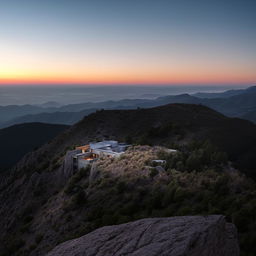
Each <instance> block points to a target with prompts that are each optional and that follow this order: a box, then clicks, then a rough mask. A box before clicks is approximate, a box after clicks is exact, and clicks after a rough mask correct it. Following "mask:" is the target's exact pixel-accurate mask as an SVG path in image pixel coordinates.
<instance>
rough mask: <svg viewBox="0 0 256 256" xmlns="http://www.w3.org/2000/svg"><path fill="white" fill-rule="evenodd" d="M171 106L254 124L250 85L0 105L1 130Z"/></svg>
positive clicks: (255, 99)
mask: <svg viewBox="0 0 256 256" xmlns="http://www.w3.org/2000/svg"><path fill="white" fill-rule="evenodd" d="M170 103H188V104H201V105H205V106H208V107H210V108H212V109H214V110H216V111H219V112H220V113H222V114H224V115H227V116H230V117H239V118H243V119H247V120H250V121H252V122H256V86H252V87H249V88H247V89H241V90H229V91H226V92H222V93H196V94H194V95H189V94H181V95H174V96H173V95H168V96H163V97H158V98H156V99H132V100H131V99H123V100H119V101H104V102H97V103H92V102H87V103H80V104H69V105H64V106H58V104H57V103H55V102H49V103H46V104H43V105H37V106H34V105H23V106H17V105H10V106H4V107H3V106H0V127H2V128H3V127H8V126H10V125H14V124H18V123H28V122H45V123H54V124H68V125H70V124H74V123H76V122H78V121H79V120H81V119H82V118H83V117H84V116H86V115H88V114H90V113H92V112H95V111H96V110H100V109H135V108H150V107H156V106H161V105H165V104H170Z"/></svg>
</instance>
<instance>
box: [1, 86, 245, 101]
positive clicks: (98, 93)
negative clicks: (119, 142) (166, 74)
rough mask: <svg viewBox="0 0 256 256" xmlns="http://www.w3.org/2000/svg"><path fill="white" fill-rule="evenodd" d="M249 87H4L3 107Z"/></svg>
mask: <svg viewBox="0 0 256 256" xmlns="http://www.w3.org/2000/svg"><path fill="white" fill-rule="evenodd" d="M245 87H247V86H242V85H241V86H232V87H231V86H214V85H213V86H205V87H204V86H96V87H90V86H89V87H88V86H87V87H74V86H65V87H63V86H26V87H24V86H2V87H1V86H0V106H6V105H23V104H43V103H46V102H53V103H55V102H56V103H58V104H60V105H64V104H75V103H82V102H99V101H106V100H120V99H138V98H141V99H142V98H144V99H153V98H157V97H159V96H166V95H176V94H182V93H189V94H191V93H196V92H220V91H225V90H229V89H238V88H245Z"/></svg>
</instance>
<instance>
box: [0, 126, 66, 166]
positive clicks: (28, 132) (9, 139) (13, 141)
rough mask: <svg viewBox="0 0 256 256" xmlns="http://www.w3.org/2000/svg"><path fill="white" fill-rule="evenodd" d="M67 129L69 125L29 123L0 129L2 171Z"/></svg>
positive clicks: (0, 164)
mask: <svg viewBox="0 0 256 256" xmlns="http://www.w3.org/2000/svg"><path fill="white" fill-rule="evenodd" d="M67 128H68V126H67V125H58V124H44V123H29V124H18V125H14V126H11V127H8V128H4V129H0V142H1V143H0V155H1V157H0V171H1V170H4V169H6V168H9V167H11V166H12V165H14V164H15V163H16V162H17V161H18V160H20V158H21V157H23V156H24V155H25V154H26V153H27V152H29V151H32V150H35V149H36V148H38V147H40V146H42V145H43V144H44V143H46V142H48V141H49V140H51V139H52V138H54V137H55V136H56V135H57V134H58V133H60V132H62V131H63V130H65V129H67Z"/></svg>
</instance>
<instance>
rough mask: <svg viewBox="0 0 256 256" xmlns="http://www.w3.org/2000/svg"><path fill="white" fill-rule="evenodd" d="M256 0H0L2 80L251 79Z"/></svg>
mask: <svg viewBox="0 0 256 256" xmlns="http://www.w3.org/2000/svg"><path fill="white" fill-rule="evenodd" d="M255 13H256V1H255V0H240V1H237V0H230V1H228V0H202V1H197V0H193V1H192V0H169V1H167V0H155V1H151V0H116V1H114V0H102V1H100V0H91V1H86V0H83V1H82V0H69V1H68V0H44V1H42V0H0V84H12V83H14V84H15V83H25V84H36V83H60V84H61V83H85V84H252V83H255V82H256V15H255Z"/></svg>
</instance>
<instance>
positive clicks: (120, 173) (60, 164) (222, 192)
mask: <svg viewBox="0 0 256 256" xmlns="http://www.w3.org/2000/svg"><path fill="white" fill-rule="evenodd" d="M255 129H256V126H255V125H253V124H252V123H250V122H247V121H244V120H240V119H233V118H227V117H225V116H223V115H222V114H220V113H217V112H216V111H213V110H211V109H209V108H207V107H204V106H201V105H186V104H170V105H165V106H161V107H156V108H152V109H136V110H103V111H97V112H96V113H93V114H90V115H89V116H87V117H85V118H84V119H83V120H82V121H81V122H79V123H77V124H76V125H74V126H72V127H70V128H69V129H67V130H65V131H64V132H63V133H62V134H60V135H58V136H57V137H56V138H54V139H53V140H52V141H51V142H50V143H47V144H45V145H43V146H42V147H40V148H39V149H37V150H36V151H33V152H31V153H29V154H27V155H26V156H25V157H23V158H22V160H21V161H19V163H18V164H17V165H16V166H15V168H13V170H12V171H11V172H9V173H8V174H7V173H5V174H2V175H0V205H1V208H0V226H1V227H2V230H1V231H2V232H1V234H0V252H3V254H2V255H5V256H6V255H8V256H9V255H11V256H14V255H15V256H18V255H19V256H20V255H22V256H25V255H26V256H27V255H30V256H39V255H40V256H41V255H45V254H46V252H47V251H48V250H50V249H52V248H53V247H55V246H56V244H58V243H61V242H63V241H65V240H70V239H72V238H75V237H79V236H81V235H84V234H86V233H88V232H90V231H92V230H94V229H96V228H98V227H102V226H105V225H112V224H120V223H124V222H128V221H131V220H136V219H140V218H146V217H164V216H178V215H199V214H200V215H206V214H224V215H226V216H228V219H229V221H231V220H232V221H234V222H235V224H236V225H237V226H238V230H239V232H240V233H239V234H240V237H241V244H242V248H243V250H244V251H245V252H247V253H248V254H247V255H249V253H252V251H253V250H254V248H255V247H254V244H255V242H256V239H255V238H256V236H254V233H255V232H254V230H251V227H254V226H255V218H254V216H255V214H254V213H255V212H256V209H255V207H254V206H255V205H254V204H253V202H254V198H255V197H254V195H255V183H253V182H252V181H251V180H248V179H247V178H246V177H245V176H244V175H240V173H239V172H238V171H237V170H235V169H234V168H232V167H231V166H229V165H224V162H223V163H222V162H221V163H218V162H216V158H215V157H212V156H216V153H218V152H216V151H214V152H212V154H210V156H208V158H209V159H210V163H207V164H203V163H199V165H200V166H199V167H198V168H197V166H196V167H195V168H194V167H193V168H192V169H189V168H188V169H186V168H187V167H188V166H189V164H191V162H192V163H193V161H194V160H195V158H192V157H191V156H193V155H194V156H195V153H196V155H197V154H202V152H204V149H203V148H197V149H196V151H193V150H192V149H191V148H192V146H193V145H196V144H197V143H198V142H199V141H200V140H206V139H208V140H210V141H211V142H212V144H214V145H215V146H216V147H218V148H219V149H220V150H221V151H226V152H227V153H228V154H229V157H230V158H231V159H232V160H234V161H236V163H237V166H239V165H240V166H242V167H243V170H242V169H241V170H242V171H244V172H246V173H249V174H251V175H253V174H254V172H253V171H254V170H255V168H254V167H255V157H254V156H255V145H256V143H255V142H256V133H255ZM100 139H117V140H120V141H127V142H132V143H134V144H140V145H144V144H151V145H164V146H167V147H174V146H176V147H177V148H178V149H179V151H180V152H179V154H178V155H168V156H167V158H166V160H168V159H169V160H168V163H169V162H175V161H176V163H177V164H176V166H175V168H173V167H172V166H171V165H170V166H169V167H166V169H164V170H163V169H161V168H160V170H159V169H156V168H155V169H154V166H151V165H150V161H152V160H153V159H159V158H160V159H162V158H163V157H164V156H162V155H159V153H161V152H159V147H156V146H153V147H149V146H134V147H132V148H131V149H129V150H128V151H127V152H126V153H125V155H123V156H122V157H120V158H119V159H110V158H106V159H100V160H99V161H97V162H96V164H95V165H93V166H92V167H91V168H90V167H89V168H86V169H82V170H81V171H79V172H74V171H73V168H72V153H74V152H73V151H70V150H71V149H74V146H76V145H82V144H85V143H88V142H90V141H95V140H100ZM192 142H193V143H192ZM206 146H207V144H206ZM193 147H196V146H193ZM207 147H208V146H207ZM202 150H203V151H202ZM207 152H208V151H207ZM248 154H249V155H248ZM250 154H252V156H253V158H252V164H254V166H253V168H251V169H250V168H248V166H246V164H247V162H248V156H250ZM244 157H246V158H247V159H246V162H241V160H242V159H243V158H244ZM188 159H190V161H188ZM181 165H183V168H180V167H181ZM184 166H185V167H184ZM249 171H251V173H250V172H249ZM248 237H249V238H250V239H248ZM0 255H1V254H0ZM2 255H1V256H2ZM245 255H246V254H245Z"/></svg>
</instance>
